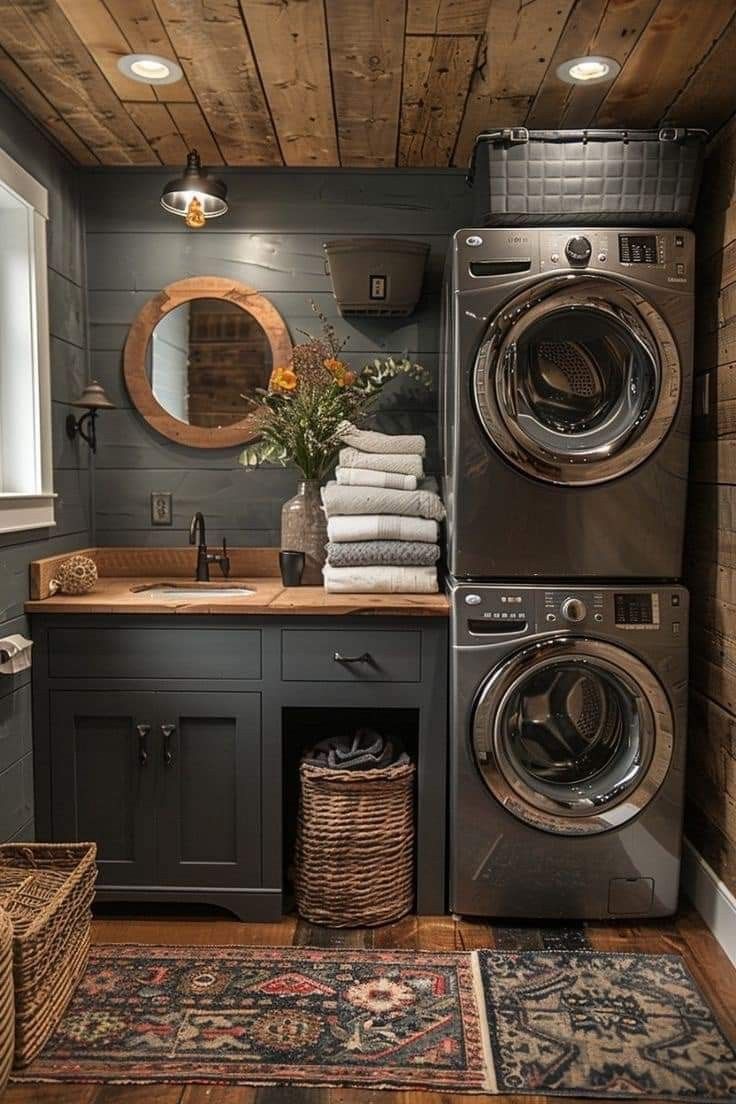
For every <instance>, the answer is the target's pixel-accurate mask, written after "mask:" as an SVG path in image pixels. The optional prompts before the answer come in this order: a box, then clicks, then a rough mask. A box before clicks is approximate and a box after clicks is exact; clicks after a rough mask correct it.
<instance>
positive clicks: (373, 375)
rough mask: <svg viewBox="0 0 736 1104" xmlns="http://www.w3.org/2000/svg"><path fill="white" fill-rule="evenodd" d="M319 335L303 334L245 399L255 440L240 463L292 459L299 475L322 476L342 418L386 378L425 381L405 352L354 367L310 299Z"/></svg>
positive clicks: (354, 413) (352, 415)
mask: <svg viewBox="0 0 736 1104" xmlns="http://www.w3.org/2000/svg"><path fill="white" fill-rule="evenodd" d="M312 310H313V311H314V313H315V315H316V316H317V318H318V319H319V321H320V324H321V331H322V332H321V336H319V337H314V336H312V335H311V334H308V333H305V337H306V340H305V341H303V342H301V343H300V344H298V345H295V346H294V349H293V350H292V356H291V361H290V363H289V364H286V365H284V364H278V365H275V366H274V369H273V371H272V373H271V378H270V380H269V385H268V389H267V390H262V389H259V390H258V391H257V392H256V397H255V398H252V399H247V400H246V401H248V402H251V403H252V404H253V405H254V406H255V407H256V417H257V420H258V423H259V434H260V436H259V439H258V440H257V441H256V443H255V444H253V445H250V446H249V447H248V448H246V449H244V450H243V452H242V453H241V455H240V463H241V464H242V465H243V466H244V467H246V468H255V467H257V466H258V465H259V464H263V463H271V464H281V465H282V466H283V467H287V466H289V465H291V464H293V465H294V466H295V467H297V468H298V469H299V471H300V472H301V473H302V475H303V477H304V479H306V480H309V479H319V480H321V479H323V478H324V477H325V476H326V475H327V473H328V472H329V470H330V468H331V467H332V466H333V464H334V463H335V461H336V460H337V454H338V452H339V450H340V432H341V429H342V427H343V426H344V424H345V422H355V421H357V420H358V419H359V418H360V417H361V416H362V415H364V414H365V413H366V412H367V410H368V409H369V407H370V406H371V404H372V403H373V402H374V401H375V399H376V398H377V396H378V395H379V394H380V392H381V391H382V390H383V388H384V387H385V386H386V384H387V383H389V382H390V381H391V380H392V379H395V378H396V377H397V376H401V375H406V376H409V377H411V378H412V379H414V380H416V381H417V382H419V383H422V384H423V385H425V386H429V378H428V373H427V370H426V369H425V368H423V367H422V366H421V365H419V364H414V363H412V361H410V360H409V359H408V358H407V357H404V358H402V359H401V360H394V359H393V357H388V358H386V359H384V360H381V359H376V360H373V361H371V362H370V363H369V364H367V365H365V367H364V368H362V369H360V370H358V371H354V370H353V369H351V368H350V367H349V366H348V365H347V364H346V363H345V361H344V360H343V358H342V352H343V349H344V348H345V345H346V341H345V340H343V341H341V340H339V338H338V336H337V333H336V332H335V328H334V326H333V325H332V324H331V322H329V321H328V319H327V318H326V317H325V315H324V314H323V313H322V311H320V310H319V308H318V307H317V306H316V304H315V303H312Z"/></svg>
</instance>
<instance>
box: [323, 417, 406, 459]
mask: <svg viewBox="0 0 736 1104" xmlns="http://www.w3.org/2000/svg"><path fill="white" fill-rule="evenodd" d="M341 437H342V440H343V441H344V442H345V444H346V445H351V446H352V447H353V448H356V449H360V450H361V452H415V453H416V454H417V456H424V453H425V452H426V450H427V442H426V441H425V439H424V437H422V436H421V435H420V434H418V433H416V434H413V433H403V434H402V433H379V432H378V431H377V430H375V429H358V427H357V426H354V425H352V424H351V423H350V422H346V423H345V424H344V425H343V426H341Z"/></svg>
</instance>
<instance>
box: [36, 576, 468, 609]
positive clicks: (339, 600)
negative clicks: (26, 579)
mask: <svg viewBox="0 0 736 1104" xmlns="http://www.w3.org/2000/svg"><path fill="white" fill-rule="evenodd" d="M156 582H161V583H163V582H166V580H165V579H161V580H156V579H155V578H153V579H152V578H151V576H150V575H149V576H146V577H139V578H133V577H130V576H128V577H124V578H102V579H98V581H97V585H96V587H95V589H94V590H93V591H92V593H91V594H79V595H70V594H54V595H51V597H49V598H43V599H37V600H35V601H33V600H32V601H30V602H26V605H25V609H26V613H108V614H109V613H126V614H127V613H131V614H138V613H149V614H161V613H174V614H176V613H180V614H182V613H183V614H186V615H187V616H189V615H191V614H196V615H201V614H213V613H215V614H238V615H240V616H243V615H256V614H257V615H259V616H262V615H264V614H269V615H270V614H280V615H281V616H282V617H283V616H285V615H299V614H303V615H313V616H314V615H319V616H325V615H328V616H331V615H342V616H346V615H348V614H384V615H389V616H394V617H401V616H404V617H408V616H411V617H432V616H434V617H443V616H447V614H448V612H449V606H448V602H447V598H446V597H445V595H444V594H327V593H326V591H324V590H323V589H322V587H316V586H304V587H284V586H283V585H282V583H281V579H274V578H267V577H261V576H259V577H257V578H237V579H229V580H228V584H229V585H234V586H238V585H239V586H247V587H249V588H250V589H252V590H253V591H255V593H254V594H251V595H243V597H237V598H234V597H232V596H228V597H222V598H218V597H217V596H216V595H217V590H216V589H213V590H212V591H211V592H210V593H209V594H208V595H207V597H206V598H205V597H202V598H194V599H193V598H181V597H178V596H177V595H176V592H175V591H173V592H172V594H171V597H168V596H167V597H165V598H161V597H155V598H154V597H151V596H150V595H149V594H147V593H146V591H144V590H143V591H141V590H136V588H139V587H141V586H146V585H150V584H152V583H156ZM176 582H177V583H178V584H182V582H183V580H181V579H177V580H176Z"/></svg>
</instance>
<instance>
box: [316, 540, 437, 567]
mask: <svg viewBox="0 0 736 1104" xmlns="http://www.w3.org/2000/svg"><path fill="white" fill-rule="evenodd" d="M439 558H440V549H439V545H437V544H425V543H422V541H406V540H388V541H378V540H376V541H371V540H366V541H345V542H344V543H334V544H333V543H330V544H328V545H327V562H328V563H329V564H330V566H331V567H371V566H372V565H374V564H376V565H377V564H388V565H391V564H396V565H404V566H405V567H430V566H431V565H432V564H436V563H437V561H438V559H439Z"/></svg>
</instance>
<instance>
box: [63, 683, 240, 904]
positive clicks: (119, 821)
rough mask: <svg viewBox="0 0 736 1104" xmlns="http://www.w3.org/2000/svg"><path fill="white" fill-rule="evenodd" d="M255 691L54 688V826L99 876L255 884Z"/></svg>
mask: <svg viewBox="0 0 736 1104" xmlns="http://www.w3.org/2000/svg"><path fill="white" fill-rule="evenodd" d="M260 714H261V701H260V694H249V693H245V694H238V693H222V694H220V693H216V692H212V691H209V692H206V693H197V692H191V691H183V692H180V693H174V692H172V691H169V692H164V693H158V692H156V691H147V690H143V691H137V690H110V691H107V692H101V691H99V690H93V691H85V690H53V691H52V692H51V694H50V717H51V719H52V725H53V739H52V741H51V743H50V753H51V763H50V766H51V777H52V787H51V803H52V819H53V828H54V836H55V837H56V838H58V839H69V840H94V841H95V842H96V843H97V847H98V853H99V873H100V885H101V886H109V887H115V886H117V887H124V886H134V885H143V886H145V885H151V886H160V887H162V888H163V887H166V886H186V887H190V888H196V887H197V886H208V885H216V886H221V887H224V888H225V887H233V888H239V887H243V886H253V885H259V884H260V876H261V849H260V743H261V732H260V727H261V718H260Z"/></svg>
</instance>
